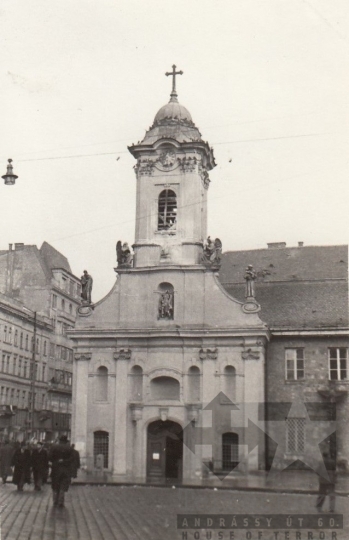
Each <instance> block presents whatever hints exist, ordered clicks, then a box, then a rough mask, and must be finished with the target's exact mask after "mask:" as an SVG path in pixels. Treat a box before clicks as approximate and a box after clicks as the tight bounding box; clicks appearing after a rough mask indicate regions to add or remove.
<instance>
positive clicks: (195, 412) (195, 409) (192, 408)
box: [186, 404, 201, 424]
mask: <svg viewBox="0 0 349 540" xmlns="http://www.w3.org/2000/svg"><path fill="white" fill-rule="evenodd" d="M186 407H187V418H188V421H189V422H192V423H193V424H196V423H197V422H198V420H199V414H200V409H201V406H200V405H191V404H190V405H187V406H186Z"/></svg>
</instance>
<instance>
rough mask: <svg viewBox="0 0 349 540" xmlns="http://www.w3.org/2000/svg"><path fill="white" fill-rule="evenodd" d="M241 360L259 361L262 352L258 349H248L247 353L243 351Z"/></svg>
mask: <svg viewBox="0 0 349 540" xmlns="http://www.w3.org/2000/svg"><path fill="white" fill-rule="evenodd" d="M241 358H242V359H243V360H259V358H260V351H258V350H256V349H254V350H253V349H246V350H245V351H242V353H241Z"/></svg>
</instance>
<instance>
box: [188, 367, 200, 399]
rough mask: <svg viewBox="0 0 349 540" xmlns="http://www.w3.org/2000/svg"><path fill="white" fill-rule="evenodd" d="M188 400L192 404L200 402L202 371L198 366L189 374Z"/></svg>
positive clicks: (190, 369) (190, 370) (192, 368)
mask: <svg viewBox="0 0 349 540" xmlns="http://www.w3.org/2000/svg"><path fill="white" fill-rule="evenodd" d="M188 400H189V401H190V402H192V403H195V402H197V401H200V370H199V368H198V367H196V366H192V367H191V368H189V372H188Z"/></svg>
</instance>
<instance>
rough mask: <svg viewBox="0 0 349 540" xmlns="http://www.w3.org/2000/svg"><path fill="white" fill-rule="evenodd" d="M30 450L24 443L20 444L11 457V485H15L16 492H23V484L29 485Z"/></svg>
mask: <svg viewBox="0 0 349 540" xmlns="http://www.w3.org/2000/svg"><path fill="white" fill-rule="evenodd" d="M30 462H31V456H30V450H29V448H28V447H27V444H26V443H25V442H21V446H20V448H18V449H17V450H16V451H15V453H14V454H13V456H12V465H13V466H14V468H15V469H14V472H13V479H12V481H13V483H14V484H16V485H17V490H18V491H23V486H24V484H30Z"/></svg>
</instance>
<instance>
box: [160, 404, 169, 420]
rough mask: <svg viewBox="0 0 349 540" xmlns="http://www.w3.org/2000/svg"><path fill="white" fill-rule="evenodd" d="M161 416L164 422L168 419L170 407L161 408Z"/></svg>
mask: <svg viewBox="0 0 349 540" xmlns="http://www.w3.org/2000/svg"><path fill="white" fill-rule="evenodd" d="M159 416H160V418H161V420H162V421H163V422H166V420H167V419H168V407H159Z"/></svg>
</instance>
